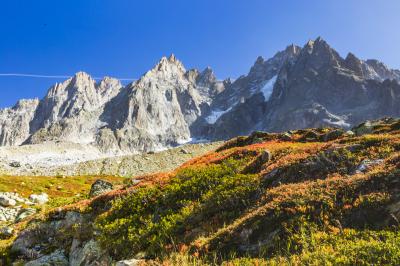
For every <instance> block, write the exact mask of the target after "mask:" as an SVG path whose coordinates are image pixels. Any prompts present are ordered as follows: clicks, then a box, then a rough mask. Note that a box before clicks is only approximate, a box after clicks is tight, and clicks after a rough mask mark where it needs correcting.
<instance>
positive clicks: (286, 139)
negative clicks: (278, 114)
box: [280, 131, 292, 141]
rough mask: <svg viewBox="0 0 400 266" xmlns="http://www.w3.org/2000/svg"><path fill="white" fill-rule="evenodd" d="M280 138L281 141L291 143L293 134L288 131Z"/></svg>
mask: <svg viewBox="0 0 400 266" xmlns="http://www.w3.org/2000/svg"><path fill="white" fill-rule="evenodd" d="M280 138H281V140H284V141H291V140H292V134H291V133H290V132H289V131H288V132H285V133H283V134H282V135H281V136H280Z"/></svg>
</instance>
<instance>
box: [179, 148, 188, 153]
mask: <svg viewBox="0 0 400 266" xmlns="http://www.w3.org/2000/svg"><path fill="white" fill-rule="evenodd" d="M180 152H181V153H183V154H189V153H190V152H189V151H188V150H186V149H184V148H182V149H181V150H180Z"/></svg>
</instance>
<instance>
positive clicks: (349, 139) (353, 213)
mask: <svg viewBox="0 0 400 266" xmlns="http://www.w3.org/2000/svg"><path fill="white" fill-rule="evenodd" d="M399 189H400V121H399V120H396V119H383V120H380V121H374V122H367V123H364V124H362V125H360V126H358V127H357V128H354V129H353V131H352V132H344V131H342V130H340V129H333V128H323V129H306V130H296V131H291V132H287V133H284V134H270V133H263V132H255V133H253V134H252V135H250V136H248V137H238V138H235V139H233V140H231V141H229V142H227V143H225V144H224V145H223V146H221V147H219V148H218V149H217V150H216V151H214V152H210V153H208V154H206V155H204V156H201V157H198V158H195V159H192V160H190V161H188V162H186V163H185V164H184V165H182V166H181V167H179V168H178V169H176V170H175V171H173V172H168V173H163V174H154V175H148V176H142V177H135V179H134V180H133V181H132V182H131V183H130V184H128V185H126V186H125V187H124V188H122V189H119V190H115V191H112V192H110V193H107V194H103V195H101V196H98V197H96V198H94V199H89V200H84V201H80V202H78V203H75V204H72V205H69V206H66V207H64V208H63V209H61V210H60V209H57V210H53V211H50V212H49V213H47V214H46V215H42V217H38V218H36V219H34V220H32V221H30V222H29V223H28V224H27V225H24V226H23V227H21V230H20V231H19V233H18V232H17V233H15V234H14V235H13V236H12V237H11V239H12V241H10V239H9V240H8V242H7V243H11V244H10V245H9V246H8V247H5V248H4V252H5V253H4V254H5V255H4V256H8V257H9V258H10V260H19V261H27V260H31V259H34V258H28V256H27V252H24V251H23V250H29V249H32V247H34V246H40V247H43V248H42V249H39V251H38V253H39V255H38V256H40V255H44V254H50V253H52V252H54V251H56V250H61V251H62V252H64V254H65V256H66V257H68V256H69V259H70V262H71V256H72V255H71V254H73V252H74V251H73V250H74V249H75V248H76V247H75V246H74V244H73V242H74V241H79V243H89V242H90V241H95V242H96V243H97V244H98V245H99V247H100V248H99V249H100V250H101V252H99V255H98V256H97V257H96V258H95V260H97V261H102V262H104V263H105V264H104V265H106V264H107V263H109V264H112V262H113V261H114V262H115V261H118V260H121V259H130V258H137V259H144V260H143V261H142V263H143V264H149V265H160V264H163V265H185V264H186V265H193V264H194V265H218V264H225V265H285V264H286V265H330V264H335V265H336V264H339V265H370V264H375V265H399V264H400V244H399V243H400V242H399V241H400V232H399V230H398V229H399V219H400V198H399ZM72 213H74V215H75V216H74V217H79V218H76V221H77V222H76V224H75V225H74V226H72V225H69V224H68V223H67V222H65V221H67V219H66V218H65V217H71V215H72ZM55 222H59V224H61V225H62V226H63V231H62V232H61V231H60V232H52V231H51V228H53V227H52V226H53V225H54V223H55ZM38 232H41V236H40V237H38ZM49 238H50V239H51V240H49ZM22 240H24V241H22ZM28 240H29V241H28ZM13 241H14V243H13ZM22 242H24V243H25V244H24V245H22V244H21V243H22ZM16 243H17V244H16ZM26 243H27V244H26ZM90 243H92V242H90ZM21 245H22V246H23V248H21ZM82 246H84V245H83V244H82ZM67 259H68V258H67ZM92 259H93V257H92ZM84 262H85V263H86V265H94V264H90V263H88V261H84ZM92 262H93V260H92V261H91V263H92Z"/></svg>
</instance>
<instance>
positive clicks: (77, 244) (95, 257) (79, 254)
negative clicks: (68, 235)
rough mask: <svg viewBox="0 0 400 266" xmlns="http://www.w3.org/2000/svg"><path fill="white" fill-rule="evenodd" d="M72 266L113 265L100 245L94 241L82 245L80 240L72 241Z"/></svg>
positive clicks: (70, 257)
mask: <svg viewBox="0 0 400 266" xmlns="http://www.w3.org/2000/svg"><path fill="white" fill-rule="evenodd" d="M69 263H70V265H87V266H97V265H111V258H110V256H108V254H107V253H106V252H105V251H104V250H102V249H101V247H100V245H99V244H98V243H97V242H96V241H95V240H93V239H91V240H89V241H88V242H85V243H81V241H79V240H78V239H74V240H73V241H72V245H71V250H70V254H69Z"/></svg>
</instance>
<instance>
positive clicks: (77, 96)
mask: <svg viewBox="0 0 400 266" xmlns="http://www.w3.org/2000/svg"><path fill="white" fill-rule="evenodd" d="M399 82H400V71H399V70H392V69H389V68H388V67H387V66H386V65H384V64H383V63H382V62H379V61H377V60H361V59H359V58H357V57H356V56H355V55H353V54H351V53H349V54H348V55H347V56H346V57H345V58H343V57H341V56H340V55H339V54H338V53H337V52H336V51H335V50H334V49H333V48H331V47H330V46H329V45H328V43H327V42H326V41H324V40H323V39H321V38H317V39H316V40H313V41H309V42H308V43H306V44H305V45H304V46H303V47H299V46H296V45H290V46H288V47H287V48H286V49H285V50H283V51H280V52H278V53H277V54H275V55H274V56H273V57H272V58H270V59H268V60H265V59H264V58H262V57H259V58H257V60H256V62H255V64H254V65H253V66H252V67H251V69H250V71H249V73H248V74H247V75H244V76H241V77H239V78H238V79H236V80H235V81H234V82H232V81H231V80H230V79H226V80H224V81H220V80H218V79H217V78H216V76H215V75H214V73H213V71H212V69H211V68H206V69H205V70H203V71H199V70H197V69H191V70H186V69H185V67H184V65H183V64H182V62H180V61H179V60H178V59H177V58H176V57H175V56H174V55H171V56H170V57H169V58H166V57H163V58H162V59H161V60H160V61H159V62H158V63H157V64H156V65H155V66H154V68H153V69H151V70H150V71H148V72H147V73H145V74H144V75H143V76H142V77H141V78H140V79H139V80H137V81H135V82H133V83H131V84H128V85H127V86H123V85H121V83H120V82H119V81H118V80H116V79H113V78H109V77H106V78H104V79H103V80H102V81H100V82H96V81H95V80H94V79H93V78H91V77H90V76H89V75H88V74H86V73H83V72H79V73H77V74H76V75H75V76H74V77H72V78H70V79H68V80H66V81H65V82H63V83H60V84H56V85H54V86H53V87H51V88H50V89H49V91H48V93H47V94H46V96H45V97H44V98H43V99H41V100H37V99H35V100H21V101H19V102H18V103H17V104H16V105H15V106H14V107H12V108H6V109H3V110H0V146H15V145H21V144H37V143H46V142H48V141H52V142H72V143H79V144H85V145H86V144H88V145H90V146H93V147H96V148H98V149H99V150H100V152H102V153H105V154H121V153H135V152H142V151H155V150H161V149H164V148H166V147H171V146H176V145H179V144H181V143H186V142H190V141H191V140H196V139H205V140H216V139H228V138H231V137H234V136H238V135H246V134H249V133H250V132H252V131H255V130H265V131H271V132H280V131H286V130H290V129H294V128H308V127H320V126H336V127H342V128H350V127H351V126H353V125H355V124H357V123H359V122H361V121H363V120H366V119H376V118H380V117H384V116H399V115H400V109H399V108H398V106H399V103H400V85H399Z"/></svg>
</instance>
